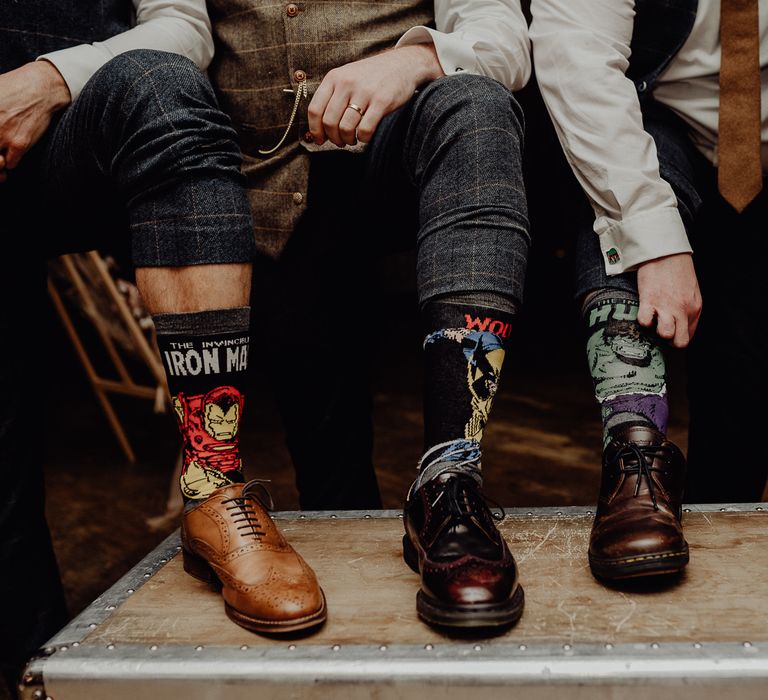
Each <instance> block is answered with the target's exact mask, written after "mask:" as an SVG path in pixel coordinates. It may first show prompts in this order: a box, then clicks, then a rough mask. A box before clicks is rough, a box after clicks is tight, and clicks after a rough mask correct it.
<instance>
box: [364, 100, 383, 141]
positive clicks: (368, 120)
mask: <svg viewBox="0 0 768 700" xmlns="http://www.w3.org/2000/svg"><path fill="white" fill-rule="evenodd" d="M383 118H384V110H383V109H382V107H381V106H380V105H377V104H373V103H372V104H370V105H368V109H367V110H366V111H365V114H364V115H363V118H362V119H361V120H360V123H359V124H358V125H357V138H358V140H359V141H362V142H363V143H368V142H369V141H370V140H371V139H372V138H373V135H374V134H375V133H376V128H377V127H378V126H379V122H380V121H381V120H382V119H383Z"/></svg>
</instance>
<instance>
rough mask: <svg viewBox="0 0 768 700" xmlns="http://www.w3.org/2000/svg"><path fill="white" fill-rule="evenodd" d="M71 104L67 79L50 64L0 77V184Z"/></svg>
mask: <svg viewBox="0 0 768 700" xmlns="http://www.w3.org/2000/svg"><path fill="white" fill-rule="evenodd" d="M70 101H71V98H70V94H69V88H68V87H67V84H66V82H64V78H62V77H61V73H59V71H58V70H56V68H55V67H54V65H53V64H52V63H49V62H48V61H34V62H32V63H27V64H25V65H23V66H21V68H17V69H16V70H12V71H10V72H8V73H3V74H0V182H5V180H6V179H7V177H8V171H9V170H13V169H14V168H15V167H16V166H17V165H18V164H19V162H20V161H21V158H22V156H23V155H24V154H25V153H26V152H27V151H28V150H29V149H30V148H31V147H32V146H33V145H34V144H35V143H37V141H38V139H39V138H40V137H41V136H42V135H43V134H44V133H45V130H46V129H47V128H48V125H49V124H50V123H51V117H52V116H53V113H54V112H56V111H57V110H59V109H62V108H63V107H66V106H67V105H68V104H69V103H70Z"/></svg>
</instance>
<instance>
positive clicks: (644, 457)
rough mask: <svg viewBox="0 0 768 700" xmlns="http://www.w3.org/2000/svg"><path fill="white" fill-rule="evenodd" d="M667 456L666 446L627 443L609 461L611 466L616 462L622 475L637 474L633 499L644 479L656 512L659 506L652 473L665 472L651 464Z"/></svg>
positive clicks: (638, 492) (667, 448)
mask: <svg viewBox="0 0 768 700" xmlns="http://www.w3.org/2000/svg"><path fill="white" fill-rule="evenodd" d="M668 454H669V447H667V446H666V445H637V444H636V443H632V442H628V443H625V444H623V445H621V446H620V447H619V449H618V450H617V452H616V454H615V455H614V457H613V459H612V460H611V464H612V465H613V464H616V463H617V462H618V465H619V469H620V470H621V472H622V474H629V475H633V474H637V481H636V482H635V492H634V493H633V494H632V496H633V497H634V498H637V496H638V495H639V494H640V487H641V486H642V482H643V477H645V480H646V482H647V484H648V493H649V494H650V496H651V502H652V503H653V509H654V510H658V509H659V504H658V502H657V500H656V487H655V485H654V481H653V472H656V473H659V474H663V473H665V472H666V470H665V469H659V468H658V467H654V466H653V462H654V461H655V460H656V459H663V458H665V457H667V456H668ZM632 458H634V459H632ZM628 459H629V463H628Z"/></svg>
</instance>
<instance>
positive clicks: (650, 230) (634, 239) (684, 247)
mask: <svg viewBox="0 0 768 700" xmlns="http://www.w3.org/2000/svg"><path fill="white" fill-rule="evenodd" d="M595 231H596V232H597V235H598V236H599V237H600V250H601V251H602V253H603V262H604V264H605V272H606V274H608V275H609V276H612V275H620V274H621V273H623V272H631V271H632V270H634V269H635V268H637V266H638V265H641V264H642V263H644V262H648V261H649V260H655V259H656V258H663V257H666V256H667V255H677V254H678V253H691V252H693V249H692V248H691V244H690V242H689V241H688V235H687V234H686V232H685V226H683V220H682V219H681V218H680V213H679V212H678V210H677V207H664V208H661V209H656V210H654V211H651V212H647V213H644V214H640V215H638V216H633V217H632V218H630V219H625V220H624V221H619V222H616V221H612V220H610V219H607V218H605V217H598V218H597V219H596V221H595Z"/></svg>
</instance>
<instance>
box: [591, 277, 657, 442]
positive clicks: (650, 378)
mask: <svg viewBox="0 0 768 700" xmlns="http://www.w3.org/2000/svg"><path fill="white" fill-rule="evenodd" d="M583 311H584V318H585V320H586V322H587V328H588V332H589V340H588V341H587V359H588V361H589V371H590V373H591V375H592V381H593V383H594V387H595V397H596V398H597V401H598V403H599V404H600V408H601V412H602V417H603V444H604V445H607V444H608V442H609V441H610V439H611V437H612V434H613V433H614V432H615V431H616V430H618V429H620V428H624V427H628V426H632V425H645V426H649V427H653V428H655V429H656V430H658V431H659V432H660V433H662V434H664V435H666V432H667V420H668V417H669V406H668V403H667V379H666V366H665V363H664V356H663V354H662V352H661V347H660V341H659V339H658V338H657V337H656V335H655V333H654V332H653V331H652V330H650V329H646V328H643V327H642V326H641V325H640V324H639V323H638V322H637V311H638V297H637V296H636V295H634V294H632V293H631V292H625V291H618V290H604V291H602V292H599V293H597V294H595V295H593V296H591V297H589V298H588V299H587V302H586V304H585V306H584V310H583Z"/></svg>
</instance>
